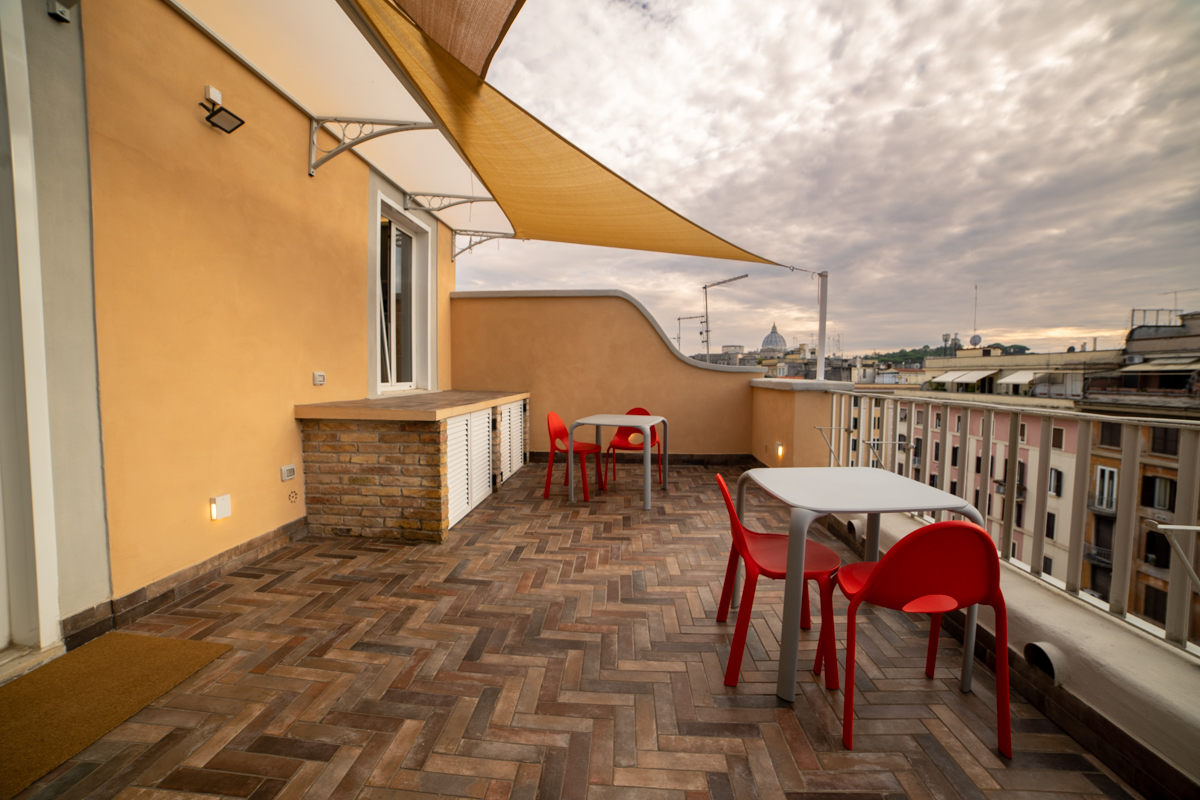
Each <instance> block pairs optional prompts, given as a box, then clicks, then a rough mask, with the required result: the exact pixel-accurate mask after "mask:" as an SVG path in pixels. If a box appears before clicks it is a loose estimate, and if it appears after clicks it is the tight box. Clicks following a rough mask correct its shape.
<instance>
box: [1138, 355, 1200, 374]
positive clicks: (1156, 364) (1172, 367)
mask: <svg viewBox="0 0 1200 800" xmlns="http://www.w3.org/2000/svg"><path fill="white" fill-rule="evenodd" d="M1197 361H1198V359H1195V358H1187V357H1180V358H1156V359H1154V360H1153V361H1143V362H1142V363H1141V364H1130V365H1129V366H1128V367H1121V369H1120V370H1119V371H1120V372H1179V373H1187V372H1195V371H1196V370H1198V369H1200V364H1198V363H1197Z"/></svg>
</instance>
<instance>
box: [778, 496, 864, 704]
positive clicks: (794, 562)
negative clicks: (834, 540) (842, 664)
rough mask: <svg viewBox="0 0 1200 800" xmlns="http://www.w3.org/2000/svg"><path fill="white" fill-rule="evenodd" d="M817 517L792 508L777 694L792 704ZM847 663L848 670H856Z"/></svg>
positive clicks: (806, 511)
mask: <svg viewBox="0 0 1200 800" xmlns="http://www.w3.org/2000/svg"><path fill="white" fill-rule="evenodd" d="M815 518H816V515H815V514H813V512H811V511H809V510H808V509H804V508H793V509H792V522H791V525H790V526H789V528H788V549H787V578H786V579H785V580H784V583H783V631H782V635H781V636H780V637H779V679H778V681H777V682H776V684H775V694H777V695H778V696H779V697H780V698H781V699H783V700H786V701H788V702H789V703H791V702H794V701H795V700H796V662H797V661H798V659H799V650H800V605H801V601H802V600H803V598H804V550H805V547H806V546H807V541H808V526H809V525H810V524H811V523H812V521H813V520H814V519H815ZM853 668H854V665H853V664H847V665H846V669H853Z"/></svg>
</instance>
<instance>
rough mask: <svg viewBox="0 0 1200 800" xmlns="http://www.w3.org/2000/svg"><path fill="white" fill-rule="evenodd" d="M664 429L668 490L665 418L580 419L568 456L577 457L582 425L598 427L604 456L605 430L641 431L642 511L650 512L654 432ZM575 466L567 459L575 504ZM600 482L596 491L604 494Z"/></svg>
mask: <svg viewBox="0 0 1200 800" xmlns="http://www.w3.org/2000/svg"><path fill="white" fill-rule="evenodd" d="M659 424H661V425H662V429H663V435H662V442H663V469H662V486H663V491H666V488H667V465H668V462H669V461H670V452H671V450H670V447H669V446H668V445H669V442H668V440H667V420H666V418H665V417H656V416H653V415H651V416H641V415H640V414H593V415H592V416H590V417H584V418H583V419H577V420H575V421H574V422H572V423H571V428H570V430H568V431H567V452H568V453H570V454H573V453H574V446H575V429H576V428H578V427H579V426H580V425H595V426H596V444H598V445H599V446H600V452H601V453H603V452H604V440H603V438H602V432H603V429H604V428H606V427H617V428H637V429H638V430H640V431H641V432H642V467H643V469H644V471H645V474H644V476H643V481H644V482H643V486H642V508H643V509H645V510H646V511H649V510H650V431H651V430H652V429H653V428H654V426H655V425H659ZM572 469H573V467H572V462H571V459H570V457H568V458H567V484H568V485H569V486H570V487H571V488H570V491H569V499H570V501H571V502H572V503H574V502H575V475H574V472H573V471H572ZM599 484H600V481H597V488H596V491H600V488H599Z"/></svg>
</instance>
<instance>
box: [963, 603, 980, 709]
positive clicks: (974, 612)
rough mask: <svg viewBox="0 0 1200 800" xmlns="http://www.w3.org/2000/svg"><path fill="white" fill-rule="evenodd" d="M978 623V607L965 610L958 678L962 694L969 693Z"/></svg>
mask: <svg viewBox="0 0 1200 800" xmlns="http://www.w3.org/2000/svg"><path fill="white" fill-rule="evenodd" d="M977 622H979V606H971V607H970V608H968V609H967V626H966V628H965V629H964V630H963V663H962V674H961V676H960V678H959V681H960V682H959V688H960V689H961V690H962V691H964V692H969V691H971V670H972V669H973V668H974V667H975V627H976V623H977Z"/></svg>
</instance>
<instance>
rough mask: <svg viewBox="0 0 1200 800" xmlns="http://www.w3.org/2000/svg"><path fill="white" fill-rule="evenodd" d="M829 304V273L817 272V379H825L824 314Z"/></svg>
mask: <svg viewBox="0 0 1200 800" xmlns="http://www.w3.org/2000/svg"><path fill="white" fill-rule="evenodd" d="M828 306H829V273H828V272H818V273H817V380H819V381H823V380H825V315H826V312H827V310H828Z"/></svg>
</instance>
